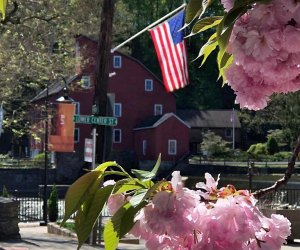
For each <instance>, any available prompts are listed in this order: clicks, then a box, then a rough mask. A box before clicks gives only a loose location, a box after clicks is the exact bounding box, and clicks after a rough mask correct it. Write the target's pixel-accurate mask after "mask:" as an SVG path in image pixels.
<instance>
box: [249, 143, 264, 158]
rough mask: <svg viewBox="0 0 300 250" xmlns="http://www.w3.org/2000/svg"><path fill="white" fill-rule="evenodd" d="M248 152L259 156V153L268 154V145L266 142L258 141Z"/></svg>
mask: <svg viewBox="0 0 300 250" xmlns="http://www.w3.org/2000/svg"><path fill="white" fill-rule="evenodd" d="M247 153H249V154H250V155H252V156H258V155H267V154H268V150H267V145H266V143H257V144H252V145H251V146H250V148H249V149H248V150H247Z"/></svg>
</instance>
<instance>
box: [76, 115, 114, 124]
mask: <svg viewBox="0 0 300 250" xmlns="http://www.w3.org/2000/svg"><path fill="white" fill-rule="evenodd" d="M73 121H74V122H75V123H82V124H96V125H104V126H116V125H117V123H118V119H117V118H115V117H106V116H92V115H90V116H89V115H74V119H73Z"/></svg>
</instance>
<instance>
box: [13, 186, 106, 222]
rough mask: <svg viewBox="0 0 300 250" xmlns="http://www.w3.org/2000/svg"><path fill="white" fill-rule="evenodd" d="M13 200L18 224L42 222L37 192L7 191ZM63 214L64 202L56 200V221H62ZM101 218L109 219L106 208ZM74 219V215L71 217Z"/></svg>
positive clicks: (41, 208)
mask: <svg viewBox="0 0 300 250" xmlns="http://www.w3.org/2000/svg"><path fill="white" fill-rule="evenodd" d="M9 194H10V197H11V198H12V199H13V200H16V201H19V220H20V222H34V221H43V197H42V196H41V195H40V191H39V190H15V191H9ZM64 212H65V200H64V199H59V200H58V220H62V219H63V217H64ZM102 216H103V217H109V216H110V215H109V214H108V211H107V208H105V209H103V213H102ZM71 219H75V214H74V215H72V216H71Z"/></svg>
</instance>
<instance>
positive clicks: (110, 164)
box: [95, 161, 118, 172]
mask: <svg viewBox="0 0 300 250" xmlns="http://www.w3.org/2000/svg"><path fill="white" fill-rule="evenodd" d="M117 166H118V164H117V163H116V162H115V161H107V162H104V163H102V164H100V165H99V166H98V167H97V168H96V169H95V171H102V172H104V171H105V170H106V169H107V168H108V167H117Z"/></svg>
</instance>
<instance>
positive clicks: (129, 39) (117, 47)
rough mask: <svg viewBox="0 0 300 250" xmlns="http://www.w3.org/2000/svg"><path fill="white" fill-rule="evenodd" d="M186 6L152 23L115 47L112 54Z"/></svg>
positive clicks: (183, 5)
mask: <svg viewBox="0 0 300 250" xmlns="http://www.w3.org/2000/svg"><path fill="white" fill-rule="evenodd" d="M185 6H186V3H184V4H182V5H181V6H179V7H178V8H177V9H175V10H173V11H171V12H170V13H168V14H167V15H165V16H163V17H162V18H160V19H158V20H157V21H155V22H154V23H151V24H150V25H148V26H147V27H146V28H144V29H143V30H141V31H140V32H138V33H136V34H135V35H133V36H132V37H130V38H128V39H127V40H126V41H124V42H122V43H121V44H119V45H118V46H116V47H114V48H113V49H111V51H110V52H111V53H114V52H115V51H116V50H117V49H119V48H121V47H122V46H123V45H125V44H126V43H128V42H130V41H131V40H133V39H134V38H136V37H137V36H139V35H141V34H142V33H144V32H145V31H147V30H148V29H151V28H152V27H154V26H155V25H156V24H158V23H160V22H161V21H163V20H165V19H166V18H168V17H169V16H172V15H173V14H174V13H176V12H177V11H179V10H181V9H183V8H184V7H185Z"/></svg>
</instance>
